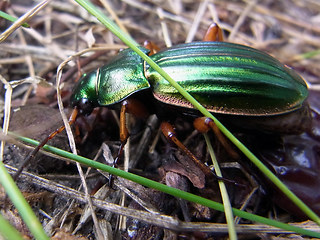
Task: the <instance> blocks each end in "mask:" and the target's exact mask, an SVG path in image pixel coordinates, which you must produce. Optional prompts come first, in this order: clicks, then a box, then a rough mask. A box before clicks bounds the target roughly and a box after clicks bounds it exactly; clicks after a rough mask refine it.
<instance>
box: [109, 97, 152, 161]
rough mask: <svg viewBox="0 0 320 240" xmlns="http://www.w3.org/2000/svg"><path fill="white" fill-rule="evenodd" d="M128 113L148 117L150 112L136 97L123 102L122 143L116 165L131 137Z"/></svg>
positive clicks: (121, 115)
mask: <svg viewBox="0 0 320 240" xmlns="http://www.w3.org/2000/svg"><path fill="white" fill-rule="evenodd" d="M126 113H130V114H132V115H134V116H136V117H138V118H146V117H147V116H148V115H149V114H148V111H147V109H146V107H145V106H144V105H143V104H142V103H141V102H140V101H138V100H136V99H126V100H124V101H123V102H122V105H121V110H120V141H121V145H120V148H119V152H118V155H117V157H116V159H115V161H114V166H116V165H117V162H118V159H119V158H121V156H122V154H123V148H124V145H125V144H126V143H127V140H128V138H129V135H130V134H129V131H128V128H127V124H126Z"/></svg>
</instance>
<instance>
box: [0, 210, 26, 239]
mask: <svg viewBox="0 0 320 240" xmlns="http://www.w3.org/2000/svg"><path fill="white" fill-rule="evenodd" d="M0 233H1V234H0V238H1V237H3V238H4V239H8V240H23V237H22V236H21V234H20V233H19V232H18V231H17V230H16V229H15V228H14V227H13V226H12V225H11V224H10V223H9V222H8V221H7V220H6V219H4V217H3V216H2V215H1V214H0Z"/></svg>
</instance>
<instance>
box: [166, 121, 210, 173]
mask: <svg viewBox="0 0 320 240" xmlns="http://www.w3.org/2000/svg"><path fill="white" fill-rule="evenodd" d="M160 128H161V131H162V133H163V134H164V136H165V137H166V138H167V139H168V140H170V141H172V142H173V143H174V144H176V145H177V147H179V148H180V149H181V150H182V151H183V152H184V153H185V154H186V155H187V156H188V157H190V158H191V159H192V160H193V161H194V163H195V164H196V165H197V166H198V167H199V168H200V169H201V171H203V173H204V174H205V175H206V176H212V174H213V172H212V171H211V170H210V169H209V168H208V167H207V166H206V165H204V163H202V162H201V161H200V160H199V159H197V158H196V156H194V155H193V154H192V153H191V152H190V150H189V149H188V148H187V147H186V146H184V145H183V143H182V142H180V141H179V139H178V138H177V137H176V133H175V131H174V129H173V127H172V125H171V124H170V123H168V122H162V123H161V126H160Z"/></svg>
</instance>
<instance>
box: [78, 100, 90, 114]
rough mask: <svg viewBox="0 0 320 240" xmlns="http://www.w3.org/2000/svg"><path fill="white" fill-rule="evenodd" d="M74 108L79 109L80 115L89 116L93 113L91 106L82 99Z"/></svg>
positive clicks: (87, 101)
mask: <svg viewBox="0 0 320 240" xmlns="http://www.w3.org/2000/svg"><path fill="white" fill-rule="evenodd" d="M76 107H77V108H78V109H79V112H80V114H83V115H89V114H90V113H91V112H92V111H93V108H94V106H93V104H92V103H91V102H90V101H89V100H88V99H87V98H82V99H81V100H80V101H79V102H78V103H77V104H76Z"/></svg>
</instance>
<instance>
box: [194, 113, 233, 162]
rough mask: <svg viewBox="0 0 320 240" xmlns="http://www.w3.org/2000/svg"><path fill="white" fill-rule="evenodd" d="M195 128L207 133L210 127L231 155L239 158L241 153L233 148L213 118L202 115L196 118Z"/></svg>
mask: <svg viewBox="0 0 320 240" xmlns="http://www.w3.org/2000/svg"><path fill="white" fill-rule="evenodd" d="M193 125H194V127H195V129H197V130H198V131H199V132H201V133H207V132H208V131H209V130H210V129H212V131H213V132H214V134H215V135H216V136H217V138H218V140H219V141H220V142H221V144H222V146H223V147H224V148H225V149H226V150H227V152H228V153H229V155H230V157H232V158H233V159H238V158H239V154H238V153H237V152H236V151H235V150H234V149H233V148H232V146H231V145H230V143H229V142H228V140H227V139H226V138H225V136H224V135H223V134H222V133H221V131H220V130H219V128H218V127H217V125H216V124H215V123H214V121H213V120H212V119H211V118H208V117H200V118H196V119H195V120H194V122H193Z"/></svg>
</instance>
